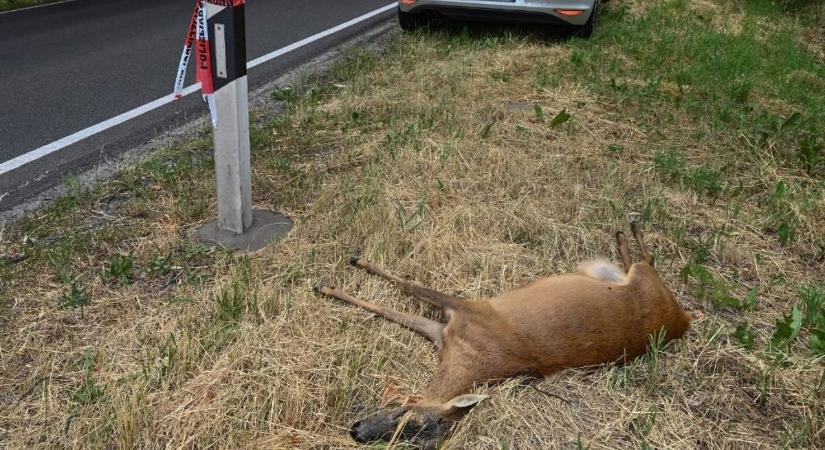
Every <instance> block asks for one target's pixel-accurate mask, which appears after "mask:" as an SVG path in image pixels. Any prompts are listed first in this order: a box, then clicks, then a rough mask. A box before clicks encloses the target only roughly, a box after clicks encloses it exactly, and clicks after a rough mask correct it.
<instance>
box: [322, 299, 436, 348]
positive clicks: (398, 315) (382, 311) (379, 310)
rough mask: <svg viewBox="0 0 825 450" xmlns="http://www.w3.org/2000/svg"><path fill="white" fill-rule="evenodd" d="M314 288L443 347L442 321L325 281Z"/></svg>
mask: <svg viewBox="0 0 825 450" xmlns="http://www.w3.org/2000/svg"><path fill="white" fill-rule="evenodd" d="M314 290H315V292H318V293H319V294H322V295H326V296H328V297H332V298H336V299H338V300H341V301H344V302H347V303H349V304H351V305H355V306H360V307H361V308H364V309H366V310H367V311H370V312H372V313H375V314H378V315H379V316H381V317H383V318H385V319H388V320H390V321H393V322H395V323H397V324H399V325H402V326H404V327H407V328H409V329H411V330H413V331H415V332H416V333H418V334H420V335H422V336H424V337H425V338H427V339H429V340H430V341H431V342H432V343H433V345H435V346H436V348H437V349H438V350H441V348H442V347H443V345H444V341H443V340H444V337H443V332H444V327H445V325H444V324H442V323H438V322H436V321H434V320H430V319H428V318H426V317H421V316H416V315H413V314H407V313H403V312H400V311H396V310H394V309H391V308H385V307H383V306H379V305H376V304H375V303H372V302H368V301H364V300H360V299H357V298H355V297H353V296H351V295H349V294H347V293H346V292H343V291H341V290H339V289H335V288H331V287H329V286H326V285H324V284H323V283H318V284H317V285H315V288H314Z"/></svg>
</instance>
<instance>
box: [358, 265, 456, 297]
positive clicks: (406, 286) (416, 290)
mask: <svg viewBox="0 0 825 450" xmlns="http://www.w3.org/2000/svg"><path fill="white" fill-rule="evenodd" d="M349 262H350V264H352V265H353V266H355V267H357V268H359V269H364V270H366V271H367V273H371V274H374V275H378V276H379V277H381V278H383V279H385V280H389V281H392V282H393V283H395V284H397V285H398V286H399V287H400V288H401V289H402V290H403V291H404V292H406V293H408V294H410V295H412V296H413V297H415V298H417V299H418V300H421V301H423V302H426V303H428V304H430V305H432V306H434V307H436V308H438V309H441V310H448V309H455V308H457V307H459V305H460V304H461V299H460V298H458V297H453V296H451V295H447V294H444V293H442V292H438V291H436V290H434V289H430V288H427V287H424V286H421V285H420V284H416V283H413V282H411V281H407V280H404V279H402V278H399V277H397V276H395V275H393V274H391V273H389V272H387V271H386V270H384V269H381V268H380V267H378V266H376V265H375V264H373V263H371V262H369V261H367V260H366V259H364V258H359V257H357V256H353V257H351V258H350V259H349Z"/></svg>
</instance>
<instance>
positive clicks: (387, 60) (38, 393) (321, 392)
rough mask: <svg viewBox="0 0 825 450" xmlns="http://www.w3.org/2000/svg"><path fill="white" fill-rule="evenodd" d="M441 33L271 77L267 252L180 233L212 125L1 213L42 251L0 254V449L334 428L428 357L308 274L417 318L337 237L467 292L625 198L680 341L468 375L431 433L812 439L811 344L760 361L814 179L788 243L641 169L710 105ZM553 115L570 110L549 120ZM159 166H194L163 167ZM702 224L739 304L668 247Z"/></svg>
mask: <svg viewBox="0 0 825 450" xmlns="http://www.w3.org/2000/svg"><path fill="white" fill-rule="evenodd" d="M453 33H457V32H454V31H449V30H448V31H441V32H436V33H435V34H426V33H425V34H422V35H414V36H404V37H400V38H399V39H398V41H397V42H396V43H395V44H394V45H393V48H392V49H391V50H390V51H389V53H388V54H387V55H384V56H382V57H378V58H373V57H363V56H361V57H359V58H356V59H355V62H354V63H351V64H350V65H349V66H346V67H345V70H344V71H345V72H346V71H351V73H349V74H348V75H347V76H345V77H343V78H342V79H341V81H340V83H339V84H338V85H337V87H330V86H329V85H327V86H326V87H325V88H324V89H325V90H324V91H323V94H320V95H318V96H317V98H316V97H312V96H309V97H301V98H300V99H294V98H293V99H291V101H290V112H289V115H288V116H287V118H286V119H274V120H275V121H274V122H273V123H272V124H268V125H267V126H263V127H261V129H260V130H258V132H257V134H255V142H256V144H255V145H256V151H255V157H254V162H253V167H254V171H255V173H254V178H255V180H254V186H255V203H256V205H257V206H259V207H264V208H273V209H278V210H280V211H282V212H285V213H287V214H288V215H290V216H291V217H292V218H293V219H294V221H295V224H296V225H295V229H294V230H293V232H292V233H291V234H290V235H289V236H288V237H287V238H286V239H284V240H283V241H281V242H279V243H277V244H275V245H272V246H271V247H269V248H267V249H265V250H263V251H261V252H260V253H257V254H254V255H249V256H241V255H232V254H229V253H226V252H223V251H220V250H209V249H205V248H201V247H199V246H197V245H196V244H194V243H192V233H193V230H194V229H195V228H196V227H197V226H198V225H199V223H201V222H202V221H204V220H205V218H206V216H208V214H209V211H211V210H214V198H213V196H212V190H213V187H212V185H211V183H212V182H211V175H210V171H209V165H208V163H203V160H204V159H205V155H208V151H209V150H208V144H207V143H208V140H204V141H201V142H196V143H193V144H192V145H190V146H187V147H186V148H183V149H176V150H171V151H170V152H169V154H168V155H161V156H160V157H159V160H160V161H162V163H161V164H156V165H152V166H151V168H152V170H151V171H148V172H144V171H143V169H140V170H137V171H132V172H129V173H127V174H126V175H124V180H126V181H118V182H113V183H110V184H109V185H107V186H105V187H103V188H101V189H100V190H98V191H95V192H93V193H92V194H88V195H85V196H79V198H80V200H78V202H77V203H78V205H77V206H76V207H75V206H73V207H67V208H65V209H63V210H57V211H56V210H55V209H54V208H53V209H52V210H50V211H47V212H44V213H37V214H41V215H40V216H37V214H35V217H33V218H30V219H29V220H28V222H26V224H25V225H24V226H23V225H21V226H20V227H11V228H8V229H7V230H6V232H5V234H2V235H0V250H2V251H0V254H16V253H17V252H21V251H24V250H25V249H26V248H37V249H38V250H36V251H32V257H31V258H30V259H29V260H27V261H24V262H22V263H19V264H17V265H15V266H13V267H11V268H7V269H6V271H5V272H3V273H4V274H6V275H8V278H7V279H6V280H4V281H3V283H4V286H3V288H4V291H5V293H6V295H7V296H8V299H9V302H8V306H7V307H6V308H5V309H3V310H2V315H3V317H4V318H3V321H2V324H3V326H4V327H5V331H4V332H3V340H2V341H1V342H2V348H0V372H2V375H0V390H1V391H0V445H3V446H6V447H11V448H55V447H86V448H99V447H116V448H207V447H217V448H233V447H238V448H348V447H353V446H354V444H353V443H352V442H351V441H350V439H349V436H348V434H347V430H348V426H349V425H350V423H351V422H352V421H354V420H356V419H358V418H360V417H361V416H363V415H364V414H367V413H369V412H371V411H373V410H374V409H375V408H376V406H377V403H378V401H379V396H380V394H381V391H382V389H383V388H384V386H385V385H386V384H387V383H388V382H390V381H393V382H396V383H398V384H400V385H402V386H404V387H405V388H407V389H409V390H410V391H411V392H417V391H420V390H421V389H422V388H423V386H424V385H425V384H426V383H427V381H428V379H429V377H430V374H431V372H432V371H433V369H434V368H435V366H436V360H435V355H434V352H433V351H432V349H431V347H430V345H429V344H428V343H427V342H426V341H424V339H422V338H420V337H418V336H416V335H413V333H411V332H409V331H407V330H404V329H402V328H400V327H398V326H396V325H394V324H391V323H387V322H385V321H382V320H378V319H374V318H372V317H371V316H370V315H368V314H366V313H365V312H364V311H361V310H357V309H354V308H349V307H346V306H343V305H341V304H337V303H334V302H331V301H329V300H327V299H323V298H319V297H317V296H316V295H314V294H313V293H312V291H311V286H312V285H313V284H314V283H315V282H316V281H317V280H319V279H325V280H329V281H333V282H334V283H335V284H336V285H338V286H340V287H342V288H344V289H345V290H347V291H349V292H352V293H357V294H358V295H359V296H361V297H363V298H368V299H375V300H376V301H377V302H379V303H382V304H387V305H393V306H394V307H396V308H399V309H402V310H407V311H411V310H412V311H417V312H422V311H421V310H419V309H417V307H415V306H413V304H412V303H411V302H409V301H408V300H407V299H406V298H404V297H403V296H402V295H401V294H400V293H399V292H398V291H396V290H395V289H393V288H391V287H390V286H389V285H387V284H386V283H383V282H381V281H379V280H376V279H374V278H373V277H369V276H367V275H365V274H363V273H360V272H357V271H353V270H350V269H348V268H347V267H346V264H345V261H346V257H347V256H348V255H350V254H359V255H364V256H367V257H369V258H370V259H372V260H374V261H375V262H377V263H379V264H380V265H382V266H384V267H386V268H388V269H391V270H392V271H394V272H397V273H399V274H403V275H406V276H409V277H412V278H414V279H416V280H418V281H420V282H422V283H424V284H427V285H430V286H432V287H434V288H436V289H439V290H443V291H445V292H449V293H453V294H458V295H461V296H464V297H466V298H469V299H473V298H479V297H484V296H488V295H491V294H493V293H496V292H498V291H501V290H505V289H509V288H512V287H515V286H518V285H520V284H523V283H525V282H528V281H530V280H533V279H535V278H537V277H541V276H547V275H551V274H556V273H559V272H565V271H570V270H573V269H574V268H575V266H576V265H577V264H578V263H579V262H580V261H582V260H584V259H588V258H593V257H597V256H602V255H604V256H608V257H611V258H613V259H614V260H615V259H616V252H615V249H614V248H613V243H612V233H613V232H614V231H615V230H617V229H620V228H625V227H626V226H627V224H628V223H629V221H630V220H631V219H639V218H641V219H644V220H646V221H647V224H646V232H647V235H648V239H649V244H650V245H651V246H653V247H655V248H656V249H657V261H658V267H659V270H660V273H661V274H662V277H663V279H664V280H665V281H666V283H667V284H668V285H669V286H670V287H671V288H672V289H673V290H674V292H675V293H676V295H677V298H678V300H679V301H680V303H681V304H682V305H683V306H684V307H685V308H686V309H687V310H689V311H690V312H691V313H692V314H693V315H694V317H695V319H694V323H693V328H692V330H691V331H690V332H689V333H688V335H687V336H686V338H685V339H683V340H681V341H679V342H677V343H675V345H673V346H671V347H668V348H667V349H666V350H665V351H664V353H663V354H662V355H660V356H659V359H658V362H657V363H655V364H654V363H653V362H652V360H651V359H641V360H638V361H635V362H633V363H631V364H629V365H627V366H623V367H614V366H609V367H602V368H593V369H588V370H570V371H566V372H563V373H560V374H558V375H556V376H553V377H551V378H548V379H546V380H544V381H542V382H540V383H538V384H536V383H535V382H533V381H528V380H522V379H515V380H510V381H508V382H505V383H502V384H500V385H496V386H481V387H479V388H478V390H479V392H484V393H487V394H489V395H490V396H491V401H489V402H485V403H484V404H482V405H481V406H479V407H477V408H476V409H475V410H474V411H473V412H472V413H471V414H470V415H469V416H468V417H466V418H465V420H464V421H462V422H461V424H460V426H459V427H457V429H456V430H455V431H454V433H453V435H452V436H451V437H450V438H449V440H448V441H447V442H446V443H445V448H455V449H459V448H479V449H488V448H489V449H499V448H512V449H534V448H575V446H576V442H577V440H579V439H580V441H581V442H582V443H583V445H584V446H585V447H588V446H589V448H591V449H597V448H605V449H612V448H643V446H645V445H647V446H649V448H674V449H694V448H725V449H731V448H778V447H781V446H783V445H790V446H799V447H804V446H812V447H813V446H822V445H825V432H823V427H825V422H823V419H822V418H823V417H825V402H823V374H825V372H823V367H822V362H821V360H816V359H814V358H812V357H811V356H810V355H809V354H808V353H807V352H805V351H803V350H799V349H795V350H794V351H791V352H789V355H788V357H787V359H785V360H784V362H782V363H779V364H778V363H776V362H774V360H772V359H771V358H770V357H768V356H766V354H765V352H764V342H765V341H767V340H768V339H769V338H770V335H771V333H772V327H773V324H774V321H775V320H776V319H777V318H778V317H780V316H781V314H782V313H784V312H787V311H788V310H789V308H790V306H791V305H792V304H794V303H795V302H796V294H795V289H796V286H799V285H806V284H809V283H812V282H817V281H818V282H820V283H821V282H822V280H825V269H823V266H822V263H821V261H819V262H817V260H816V259H815V258H816V256H815V250H812V248H815V243H816V242H817V241H816V238H817V236H811V233H813V234H814V235H816V233H818V232H821V230H822V229H823V227H825V220H823V216H822V211H823V210H825V208H823V204H822V200H820V201H819V203H818V204H815V205H814V206H813V207H807V209H805V210H804V211H802V212H800V213H799V214H800V217H801V219H800V221H799V223H800V235H801V237H800V239H799V240H797V241H796V242H795V243H793V244H792V245H789V246H785V247H783V246H782V245H780V244H779V242H778V241H777V239H776V237H775V236H773V235H770V234H768V233H766V232H764V229H765V225H764V223H765V222H764V221H765V209H764V208H765V207H764V206H763V205H760V204H757V203H752V202H751V201H749V200H746V201H744V203H743V201H742V200H740V199H737V198H733V199H725V198H722V199H717V200H714V199H711V198H708V197H707V196H705V195H701V194H697V193H696V192H694V191H691V190H689V189H687V188H686V187H685V186H683V185H680V184H678V183H672V182H670V181H668V180H667V179H665V178H664V177H662V176H661V175H659V174H657V172H656V171H655V170H653V169H652V160H653V151H652V142H655V143H656V145H663V143H664V144H667V145H672V146H676V147H678V148H679V149H681V150H683V151H684V152H685V153H686V154H687V155H688V157H689V159H690V160H691V161H695V160H701V159H702V158H705V157H707V156H708V154H710V153H709V152H712V149H710V148H709V147H708V143H707V142H699V143H696V142H693V141H692V139H691V136H694V135H695V134H696V132H697V130H700V129H703V128H704V127H707V126H708V125H707V124H705V123H702V122H701V121H697V120H696V119H695V118H693V117H691V116H690V115H688V114H687V113H683V112H679V111H674V112H673V114H675V115H676V117H677V120H675V121H674V123H678V126H676V125H674V126H671V127H670V128H667V129H660V130H650V129H647V128H646V127H645V126H644V124H642V123H640V122H641V121H642V119H640V118H639V117H638V116H636V115H634V110H633V109H632V108H628V107H625V106H621V105H619V104H618V103H617V102H613V101H611V99H609V98H605V97H603V96H600V95H597V94H596V93H594V92H593V90H592V89H591V88H589V87H588V86H587V85H586V84H583V83H577V82H575V81H572V82H571V81H570V80H564V79H561V80H559V82H558V83H556V85H555V86H540V87H537V84H536V80H535V72H536V67H537V66H539V65H546V66H553V65H555V64H558V63H560V62H562V61H565V60H567V59H569V58H570V54H571V50H570V49H569V47H568V44H567V43H566V42H563V41H562V42H549V43H547V42H544V41H542V40H540V39H535V38H533V37H527V38H524V39H522V38H516V39H512V38H507V37H505V38H500V37H497V35H496V34H495V33H497V32H491V33H493V36H492V37H490V36H487V37H486V38H485V39H487V41H485V42H487V44H485V43H484V42H482V43H481V44H470V43H467V40H466V39H465V40H461V39H458V38H456V37H455V35H454V34H453ZM364 62H366V63H364ZM362 63H363V64H362ZM359 64H362V65H363V66H365V67H358V66H359ZM304 92H305V91H304V90H299V94H301V95H302V94H303V93H304ZM299 97H300V95H299ZM537 107H538V108H537ZM539 110H540V111H541V112H542V113H539V112H538V111H539ZM562 110H566V111H567V112H569V113H570V114H571V115H572V120H571V121H569V122H567V123H565V124H562V125H560V126H557V127H551V126H549V124H548V123H549V121H550V120H551V119H552V118H553V117H554V116H555V115H556V114H557V113H558V112H560V111H562ZM541 114H545V115H546V116H545V117H544V118H541V117H540V116H541ZM738 138H739V136H736V135H735V134H731V135H728V136H726V137H725V139H729V140H730V141H731V142H734V141H736V140H737V139H738ZM719 145H722V144H721V143H720V144H719ZM619 148H620V149H621V150H620V151H617V150H616V149H619ZM166 158H168V159H166ZM173 162H174V164H183V163H184V162H185V163H186V164H190V165H191V167H189V166H187V167H188V168H187V170H189V171H188V172H186V171H184V172H182V173H184V174H185V175H184V176H180V177H179V176H177V175H175V173H174V170H175V166H174V164H173ZM731 164H733V165H734V166H736V164H737V162H736V161H733V162H731ZM164 170H166V171H167V172H168V171H172V172H173V173H172V175H171V176H169V177H166V178H164V177H163V176H160V175H158V174H159V173H161V174H163V173H167V172H164ZM181 170H182V169H181ZM737 174H739V176H741V178H742V179H743V181H745V182H746V183H747V185H748V186H752V185H761V184H764V185H766V186H773V185H774V184H775V183H776V181H777V180H784V179H790V177H795V176H798V175H796V174H795V173H794V172H792V171H790V170H787V169H784V168H782V167H778V166H775V165H770V164H767V163H766V164H765V165H764V166H761V167H757V168H749V169H748V171H741V172H738V171H733V175H732V177H733V178H734V179H735V178H736V176H737ZM754 174H757V175H754ZM755 176H756V177H757V178H754V177H755ZM731 184H734V183H733V181H731ZM101 193H102V194H101ZM737 202H739V203H737ZM737 205H738V206H739V209H738V211H739V212H738V213H736V214H734V213H733V212H732V211H733V210H735V209H736V206H737ZM808 206H810V205H808ZM204 208H206V209H204ZM817 230H819V231H817ZM26 233H30V234H31V235H29V236H28V237H26ZM700 240H701V241H703V242H706V243H707V248H708V250H709V260H708V262H707V264H706V266H707V268H708V270H709V271H711V273H713V274H714V275H715V276H716V277H718V278H720V279H723V280H726V281H727V282H728V283H729V284H730V285H731V289H732V290H733V292H734V293H735V294H736V295H737V296H740V297H744V296H745V295H746V293H747V292H748V290H749V289H750V288H752V287H758V288H759V298H760V303H759V305H758V306H757V308H756V309H754V310H753V311H731V310H726V309H724V308H715V307H714V306H712V305H711V304H710V303H709V301H708V300H707V299H703V298H699V297H697V296H696V294H695V291H696V289H695V282H693V281H691V282H689V283H687V284H686V283H685V282H684V281H683V280H682V278H681V277H680V270H681V269H682V268H683V267H685V265H687V264H688V263H690V262H691V261H692V257H693V256H692V252H693V251H694V250H695V249H692V248H688V247H686V246H685V243H686V242H698V241H700ZM67 242H68V243H67ZM63 248H68V249H69V250H66V251H63V250H61V249H63ZM116 254H130V255H132V256H133V257H134V269H133V270H132V271H131V280H130V281H129V282H128V283H123V284H121V283H118V282H117V281H107V282H104V281H103V278H102V277H101V276H100V273H101V272H105V269H106V268H107V267H108V266H109V263H108V262H107V261H109V258H110V257H111V256H112V255H116ZM61 255H68V256H66V257H65V258H64V259H60V258H62V257H63V256H61ZM757 255H758V256H757ZM63 272H66V273H67V274H68V275H67V276H65V277H64V276H63V275H61V273H63ZM780 278H781V279H782V280H783V282H781V283H779V282H775V281H776V280H778V279H780ZM71 283H76V284H78V285H80V286H82V289H83V291H84V292H86V294H87V295H88V298H89V299H90V304H89V305H88V306H86V307H85V308H84V311H83V315H82V316H81V314H80V310H79V309H74V308H60V307H59V303H60V299H61V296H64V295H66V294H67V292H68V288H67V286H69V285H70V284H71ZM741 320H748V321H749V323H750V324H751V325H752V326H753V327H754V328H755V330H756V332H757V333H758V339H759V344H757V347H756V348H755V349H754V350H745V349H743V348H741V346H739V345H738V344H737V343H736V341H735V339H734V338H733V337H732V335H733V329H734V328H735V326H736V324H737V323H738V322H739V321H741ZM796 350H799V351H796ZM84 355H86V356H85V357H84ZM84 359H85V361H86V362H87V364H86V365H85V367H84V363H83V361H84ZM531 385H534V386H537V387H538V388H540V389H541V390H544V391H546V392H549V393H552V394H555V395H558V396H561V397H563V398H564V399H565V400H566V402H564V401H560V400H558V399H556V398H553V397H550V396H547V395H544V394H542V393H541V392H540V391H538V390H536V389H533V388H532V387H531Z"/></svg>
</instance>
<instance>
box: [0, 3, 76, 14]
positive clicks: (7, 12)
mask: <svg viewBox="0 0 825 450" xmlns="http://www.w3.org/2000/svg"><path fill="white" fill-rule="evenodd" d="M73 1H74V0H63V1H62V2H52V3H44V4H42V5H34V6H27V7H25V8H17V9H12V10H10V11H3V12H0V16H2V15H3V14H11V13H16V12H20V11H26V10H28V9H35V8H42V7H44V6H54V5H59V4H61V3H69V2H73Z"/></svg>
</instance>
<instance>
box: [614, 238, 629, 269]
mask: <svg viewBox="0 0 825 450" xmlns="http://www.w3.org/2000/svg"><path fill="white" fill-rule="evenodd" d="M616 246H617V247H618V248H619V256H621V258H622V267H624V272H625V273H627V272H628V271H630V266H631V265H632V261H630V249H629V248H628V247H627V239H625V237H624V233H623V232H621V231H617V232H616Z"/></svg>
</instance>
